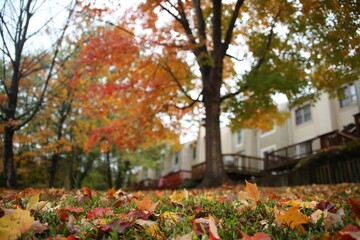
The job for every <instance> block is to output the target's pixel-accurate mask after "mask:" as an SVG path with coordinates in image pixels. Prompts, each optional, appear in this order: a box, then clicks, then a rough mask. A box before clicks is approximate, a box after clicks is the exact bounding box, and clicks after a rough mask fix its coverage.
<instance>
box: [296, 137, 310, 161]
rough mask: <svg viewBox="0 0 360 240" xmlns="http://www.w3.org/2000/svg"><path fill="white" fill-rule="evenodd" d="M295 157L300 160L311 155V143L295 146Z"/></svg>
mask: <svg viewBox="0 0 360 240" xmlns="http://www.w3.org/2000/svg"><path fill="white" fill-rule="evenodd" d="M296 151H297V157H298V158H302V157H306V156H308V155H310V154H311V153H312V146H311V141H306V142H303V143H300V144H299V145H297V149H296Z"/></svg>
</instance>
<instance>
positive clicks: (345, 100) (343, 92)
mask: <svg viewBox="0 0 360 240" xmlns="http://www.w3.org/2000/svg"><path fill="white" fill-rule="evenodd" d="M356 100H357V99H356V89H355V86H354V84H349V85H346V86H344V87H342V88H341V89H340V90H339V101H340V107H341V108H344V107H346V106H349V105H350V104H353V103H355V102H356Z"/></svg>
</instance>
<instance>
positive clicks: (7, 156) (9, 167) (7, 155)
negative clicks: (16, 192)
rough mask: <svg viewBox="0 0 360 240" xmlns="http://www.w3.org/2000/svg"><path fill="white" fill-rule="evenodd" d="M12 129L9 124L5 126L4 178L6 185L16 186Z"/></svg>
mask: <svg viewBox="0 0 360 240" xmlns="http://www.w3.org/2000/svg"><path fill="white" fill-rule="evenodd" d="M14 133H15V132H14V130H13V129H12V127H11V126H5V133H4V177H5V180H6V187H8V188H16V187H17V183H16V173H15V167H14V150H13V138H14Z"/></svg>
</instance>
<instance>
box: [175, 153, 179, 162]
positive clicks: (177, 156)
mask: <svg viewBox="0 0 360 240" xmlns="http://www.w3.org/2000/svg"><path fill="white" fill-rule="evenodd" d="M178 163H179V152H177V153H175V165H177V164H178Z"/></svg>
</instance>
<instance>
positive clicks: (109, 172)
mask: <svg viewBox="0 0 360 240" xmlns="http://www.w3.org/2000/svg"><path fill="white" fill-rule="evenodd" d="M106 180H107V184H108V187H109V188H112V187H113V184H112V176H111V166H110V150H109V151H108V152H106Z"/></svg>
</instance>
